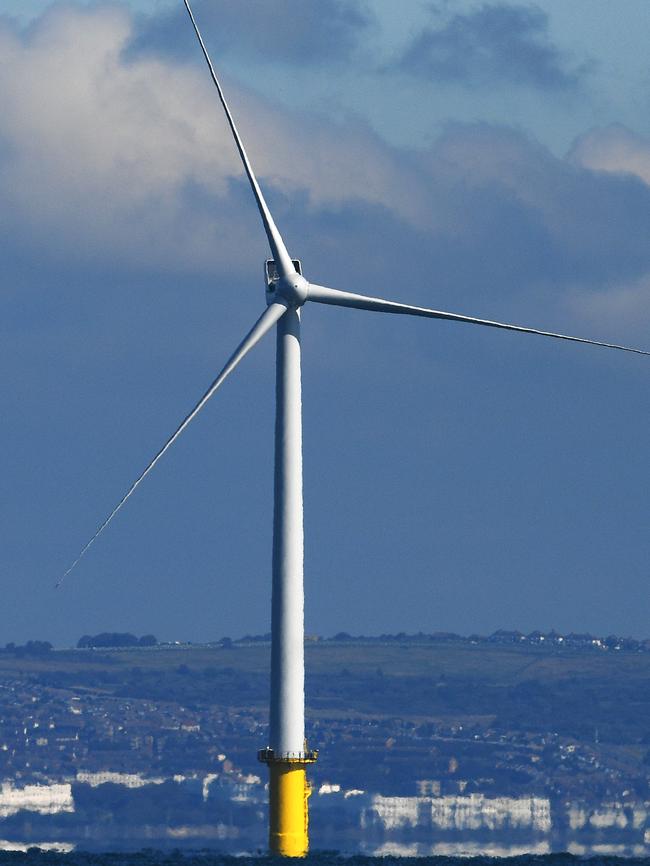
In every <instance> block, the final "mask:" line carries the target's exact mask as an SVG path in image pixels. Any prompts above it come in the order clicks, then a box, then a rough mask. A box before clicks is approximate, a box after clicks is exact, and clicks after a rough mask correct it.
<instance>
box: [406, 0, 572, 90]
mask: <svg viewBox="0 0 650 866" xmlns="http://www.w3.org/2000/svg"><path fill="white" fill-rule="evenodd" d="M435 11H436V10H435V8H432V12H434V13H435ZM397 65H398V67H399V68H400V69H401V70H402V71H404V72H408V73H409V74H411V75H415V76H417V77H419V78H427V79H431V80H435V81H438V82H440V81H442V82H449V83H461V84H466V85H475V86H486V85H494V84H516V85H522V86H525V87H532V88H536V89H539V90H547V91H549V90H550V91H554V90H569V89H572V88H574V87H575V86H576V85H577V84H578V82H579V81H580V79H581V77H582V75H583V73H584V71H585V68H584V67H582V68H571V67H570V65H569V64H568V62H567V60H566V58H565V57H564V56H563V54H562V52H560V51H559V49H558V48H556V47H555V45H553V43H552V42H551V41H550V38H549V35H548V15H547V14H546V13H545V12H544V11H543V10H542V9H539V8H538V7H536V6H519V5H514V4H507V3H504V4H484V5H482V6H479V7H478V8H477V9H475V10H473V11H471V12H467V13H457V14H455V15H453V16H452V17H451V18H450V19H449V20H447V21H446V22H445V23H444V24H442V25H440V26H438V27H428V28H426V29H425V30H423V31H422V32H421V33H420V34H419V35H418V36H416V37H415V39H414V40H413V41H412V42H411V44H410V45H409V46H408V47H407V49H406V51H405V52H404V54H403V55H402V57H401V58H400V60H399V62H398V64H397Z"/></svg>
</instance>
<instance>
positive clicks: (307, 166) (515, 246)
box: [0, 5, 650, 326]
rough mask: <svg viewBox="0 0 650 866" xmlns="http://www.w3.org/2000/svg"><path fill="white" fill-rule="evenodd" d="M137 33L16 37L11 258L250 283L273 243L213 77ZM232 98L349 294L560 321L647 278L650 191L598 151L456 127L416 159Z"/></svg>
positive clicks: (7, 135) (1, 138) (6, 203)
mask: <svg viewBox="0 0 650 866" xmlns="http://www.w3.org/2000/svg"><path fill="white" fill-rule="evenodd" d="M133 33H134V22H133V19H132V17H131V16H130V15H129V14H128V12H127V11H126V10H125V9H124V8H121V7H117V6H113V5H100V6H95V7H91V8H82V7H77V6H73V5H66V6H57V7H55V8H53V9H52V10H51V11H50V12H49V13H47V14H46V15H44V16H43V17H42V18H41V19H39V21H38V22H37V23H36V24H35V25H34V26H33V27H32V28H30V29H29V30H28V31H27V32H26V33H22V34H19V33H16V32H14V31H13V30H11V29H9V28H8V27H5V28H4V29H0V113H1V116H2V118H3V124H2V132H1V133H0V197H1V200H2V201H3V207H2V209H1V210H0V227H1V228H2V238H3V240H2V241H1V242H0V243H1V244H2V246H3V249H4V253H3V254H4V256H5V260H8V257H9V256H14V257H21V256H22V259H21V260H22V261H23V262H25V261H29V260H30V258H33V257H34V256H35V255H36V256H37V257H38V259H39V260H40V261H46V260H47V261H50V262H52V263H54V264H55V265H56V267H61V268H68V269H69V268H71V267H73V266H75V265H76V264H84V263H90V264H91V265H92V267H93V268H95V269H97V268H100V267H107V268H109V270H113V269H116V268H121V269H122V270H123V271H125V272H127V271H128V272H129V274H130V278H131V279H134V274H137V273H138V272H140V273H142V274H146V273H147V272H149V273H151V272H159V271H160V270H164V271H166V272H167V273H168V274H169V273H172V274H173V273H179V274H182V273H187V272H194V273H203V274H210V275H214V274H215V273H220V274H223V273H224V272H225V273H227V274H228V275H230V276H231V277H233V276H238V277H241V275H242V274H244V273H246V274H248V270H247V268H248V267H249V265H248V262H249V261H250V260H254V259H255V257H256V256H259V258H260V259H262V258H263V257H264V256H265V255H266V254H267V251H266V248H265V238H264V235H263V232H262V230H261V227H260V225H259V220H258V216H257V213H256V210H255V208H254V205H253V202H252V199H251V196H250V191H249V189H248V188H247V185H246V182H245V180H244V179H243V176H242V170H241V166H240V164H239V161H238V157H237V154H236V151H235V148H234V145H233V142H232V140H231V137H230V133H229V131H228V129H227V126H226V123H225V121H224V118H223V116H222V112H221V110H220V107H219V105H218V102H217V100H216V98H215V95H214V92H213V88H212V85H211V82H210V80H209V78H208V76H207V75H206V74H205V70H203V69H201V68H200V67H194V66H192V65H188V64H187V63H185V62H182V61H179V60H177V59H175V58H172V57H157V56H150V55H141V56H138V57H131V58H126V57H125V53H124V49H125V46H127V45H128V44H129V43H130V40H131V38H132V36H133ZM225 85H226V90H227V93H228V96H229V99H230V102H231V105H232V106H233V108H234V110H235V114H236V117H237V121H238V124H239V126H240V129H241V131H242V133H243V135H244V139H245V141H246V142H247V144H248V147H249V151H250V156H251V158H252V161H253V164H254V165H255V168H256V169H257V172H258V175H259V177H260V181H261V183H262V186H263V188H264V190H265V192H266V193H267V195H268V198H269V201H270V203H271V206H272V208H273V211H274V214H275V216H276V220H277V222H278V224H279V225H280V226H281V228H282V230H283V233H284V234H285V237H286V239H287V242H288V244H289V246H290V249H292V250H293V251H294V252H295V254H297V255H301V256H302V257H303V258H304V259H305V263H306V266H307V275H308V276H309V270H310V262H311V266H314V267H320V268H321V269H322V270H321V273H320V274H319V275H318V279H321V280H323V279H325V280H327V279H331V280H332V281H335V280H336V281H338V282H339V285H341V287H342V288H346V287H349V288H357V289H358V290H367V291H374V292H376V293H381V292H384V293H386V294H393V295H395V296H396V297H398V296H399V297H402V298H404V299H405V300H408V299H409V298H413V300H414V301H415V302H420V303H430V304H439V305H442V304H443V303H445V304H446V305H447V306H448V307H450V308H452V309H458V310H459V312H463V311H465V312H469V313H475V314H476V315H486V316H488V317H490V316H494V317H498V316H504V317H505V316H508V317H510V318H513V317H514V316H515V315H517V316H519V315H525V317H526V318H529V317H530V313H531V311H532V312H534V311H535V304H537V305H538V309H540V310H542V312H543V313H544V317H545V321H543V322H540V324H548V325H549V326H550V325H552V324H553V321H554V319H555V318H557V315H559V311H561V310H563V309H564V310H566V309H567V307H566V305H567V304H569V308H570V309H571V310H573V311H574V312H575V313H576V314H578V313H579V309H580V308H579V305H578V306H576V305H575V304H574V302H573V300H572V299H575V297H576V293H580V292H582V293H583V294H584V296H585V298H587V299H588V298H589V297H590V296H592V295H593V296H594V297H595V296H596V295H598V297H601V296H602V294H603V293H604V292H608V291H611V289H612V286H630V285H636V284H637V282H639V281H642V280H643V279H644V278H645V276H646V275H647V274H648V273H649V272H650V249H649V248H648V244H647V240H646V239H647V236H648V233H650V188H648V186H647V185H646V184H645V183H644V182H642V181H641V180H639V179H638V178H637V177H633V176H630V175H629V174H628V175H622V174H619V173H612V172H610V171H603V170H602V164H601V163H599V164H598V165H596V164H595V163H593V160H592V161H591V162H590V160H589V159H587V157H586V156H585V154H586V153H587V147H586V142H588V141H589V140H590V139H589V137H585V138H584V139H583V140H582V142H579V143H578V144H577V145H576V148H575V150H574V152H573V153H572V155H571V156H570V158H568V159H560V158H557V157H556V156H554V155H553V154H552V153H550V152H549V151H548V150H547V149H546V148H544V147H543V146H541V145H540V144H539V143H537V142H535V141H534V140H532V139H529V138H527V137H526V136H525V135H522V134H521V133H519V132H515V131H513V130H510V129H507V128H504V127H497V126H489V125H486V124H450V125H449V126H448V127H447V129H446V131H445V132H444V133H443V134H442V135H441V136H440V138H439V139H438V140H437V141H435V142H434V143H433V145H432V146H431V147H430V148H429V149H428V150H425V151H413V152H411V151H408V150H405V149H399V148H394V147H391V146H389V145H388V144H386V143H385V142H384V141H382V140H381V139H380V138H379V137H378V136H377V135H376V134H375V133H373V132H372V131H371V130H370V129H369V128H368V127H367V126H366V125H365V124H363V123H362V122H360V121H355V120H350V119H346V120H343V121H341V122H337V123H335V122H330V121H327V120H325V119H322V118H317V117H314V116H311V115H309V114H307V113H305V112H290V111H288V110H286V109H285V108H282V107H280V106H277V105H273V104H269V102H268V101H267V100H266V99H262V98H260V97H259V96H258V95H256V94H255V93H254V92H252V91H250V90H247V89H244V88H242V87H240V86H237V85H236V83H234V82H232V81H226V82H225ZM594 135H595V133H594ZM594 140H595V139H594ZM592 150H593V148H592ZM590 152H591V151H590ZM579 154H583V156H582V157H581V159H582V162H583V163H584V164H581V162H580V158H579V157H578V155H579ZM307 259H309V261H307ZM57 263H58V264H57ZM324 264H326V265H327V268H328V269H331V270H330V272H329V273H328V272H322V271H323V270H324V268H323V265H324ZM641 284H642V283H639V285H641ZM396 286H397V288H395V287H396ZM8 290H9V289H8V287H7V286H5V291H8ZM641 302H642V300H641V301H640V303H641ZM531 304H532V305H533V306H532V307H531ZM554 311H555V312H554ZM622 315H623V314H622V313H621V316H622Z"/></svg>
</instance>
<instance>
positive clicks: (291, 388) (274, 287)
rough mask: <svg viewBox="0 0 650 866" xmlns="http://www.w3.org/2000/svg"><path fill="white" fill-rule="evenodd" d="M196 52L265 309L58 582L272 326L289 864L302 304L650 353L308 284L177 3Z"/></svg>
mask: <svg viewBox="0 0 650 866" xmlns="http://www.w3.org/2000/svg"><path fill="white" fill-rule="evenodd" d="M183 3H184V4H185V8H186V10H187V13H188V15H189V17H190V21H191V23H192V26H193V28H194V32H195V34H196V37H197V39H198V41H199V44H200V46H201V50H202V52H203V56H204V58H205V61H206V63H207V65H208V69H209V71H210V75H211V77H212V81H213V82H214V85H215V87H216V88H217V92H218V94H219V99H220V100H221V104H222V106H223V110H224V112H225V114H226V119H227V121H228V124H229V126H230V130H231V132H232V135H233V138H234V141H235V145H236V146H237V150H238V151H239V155H240V157H241V161H242V163H243V167H244V171H245V172H246V175H247V177H248V180H249V183H250V186H251V189H252V191H253V195H254V197H255V201H256V203H257V207H258V209H259V212H260V216H261V218H262V223H263V225H264V229H265V231H266V235H267V238H268V242H269V247H270V250H271V256H272V258H271V259H270V260H268V261H267V262H266V265H265V276H266V303H267V306H266V309H265V311H264V312H263V313H262V315H261V316H260V318H259V319H258V320H257V322H256V323H255V325H254V326H253V327H252V328H251V330H250V331H249V332H248V334H247V335H246V336H245V337H244V339H243V340H242V342H241V343H240V344H239V346H238V347H237V349H236V350H235V352H234V353H233V354H232V355H231V357H230V358H229V359H228V361H227V363H226V365H225V367H224V368H223V370H221V372H220V373H219V375H218V376H217V378H216V379H215V380H214V381H213V382H212V384H211V385H210V387H209V388H208V389H207V391H206V392H205V393H204V394H203V396H202V397H201V399H200V400H199V402H198V403H197V404H196V405H195V406H194V408H193V409H192V410H191V411H190V412H189V413H188V414H187V415H186V416H185V418H184V419H183V420H182V421H181V423H180V424H179V426H178V427H177V429H176V430H175V431H174V433H173V434H172V435H171V436H170V437H169V439H167V441H166V442H165V444H164V445H163V446H162V448H160V450H159V451H158V452H157V453H156V454H155V455H154V457H153V458H152V460H151V461H150V462H149V464H148V465H147V467H146V468H145V469H144V471H143V472H142V473H141V474H140V475H139V476H138V478H137V479H136V480H135V481H134V482H133V484H132V485H131V487H130V488H129V489H128V490H127V492H126V493H125V494H124V496H123V497H122V499H121V500H120V501H119V502H118V504H117V505H116V506H115V508H114V509H113V511H112V512H111V513H110V514H109V515H108V517H107V518H106V519H105V520H104V522H103V523H102V524H101V525H100V526H99V528H98V529H97V531H96V532H95V534H94V535H93V536H92V538H91V539H90V541H88V543H87V544H86V545H85V546H84V547H83V548H82V550H81V552H80V553H79V555H78V556H77V558H76V559H75V560H74V562H73V563H72V565H71V566H70V567H69V568H68V569H67V571H66V572H65V573H64V575H63V577H62V578H61V579H60V580H59V582H58V584H57V586H60V584H61V583H62V581H63V580H64V579H65V577H66V575H68V574H69V573H70V572H71V571H72V569H73V568H74V567H75V566H76V565H77V563H78V562H79V560H80V559H81V557H82V556H83V555H84V554H85V553H86V551H87V550H88V548H89V547H90V546H91V545H92V544H93V542H94V541H95V540H96V539H97V537H98V536H99V535H100V534H101V533H102V532H103V531H104V529H106V527H107V526H108V524H109V523H110V522H111V521H112V519H113V518H114V517H115V515H116V514H117V513H118V511H120V509H121V508H122V506H123V505H124V504H125V502H126V501H127V500H128V499H129V497H130V496H131V495H132V494H133V492H134V491H135V490H136V488H137V487H138V486H139V485H140V484H141V482H142V481H143V480H144V478H145V477H146V476H147V475H148V474H149V472H151V470H152V469H153V468H154V466H155V465H156V464H157V463H158V461H159V460H160V459H161V457H162V456H163V455H164V454H165V452H166V451H167V450H168V449H169V448H170V447H171V446H172V445H173V443H174V442H175V441H176V439H177V438H178V437H179V436H180V435H181V433H182V432H183V430H185V428H186V427H187V425H188V424H189V423H190V422H191V421H192V420H193V419H194V418H195V417H196V416H197V415H198V413H199V412H200V411H201V409H202V408H203V406H205V404H206V403H207V401H208V400H209V399H210V397H212V395H213V394H214V393H215V391H216V390H217V389H218V388H219V387H220V385H221V384H222V383H223V382H224V380H225V379H226V378H227V376H229V375H230V373H231V372H232V371H233V370H234V369H235V367H236V366H237V365H238V364H239V362H240V361H241V360H242V359H243V358H244V356H245V355H247V354H248V352H249V351H250V350H251V349H252V348H253V347H254V346H255V344H256V343H257V342H258V341H259V340H261V338H262V337H263V336H264V335H265V334H267V333H268V332H269V331H270V330H272V328H273V327H274V326H277V348H276V365H277V371H276V420H275V480H274V514H273V588H272V614H271V632H272V637H271V706H270V724H269V740H268V745H267V746H266V748H264V749H262V750H261V751H260V752H259V753H258V758H259V760H260V761H263V762H264V763H266V764H267V765H268V767H269V780H270V781H269V806H270V821H269V825H270V826H269V846H270V849H271V852H272V853H274V854H279V855H282V856H286V857H302V856H304V855H305V854H306V853H307V851H308V847H309V838H308V806H307V801H308V796H309V784H308V782H307V775H306V768H307V765H308V764H310V763H313V762H314V761H315V760H316V758H317V752H315V751H310V750H309V749H308V747H307V744H306V741H305V719H304V717H305V712H304V706H305V690H304V678H305V673H304V618H303V607H304V605H303V599H304V592H303V504H302V418H301V414H302V409H301V381H300V353H301V346H300V315H301V309H302V307H303V306H304V305H305V303H307V302H310V303H316V304H333V305H335V306H340V307H352V308H354V309H358V310H370V311H375V312H381V313H397V314H401V315H407V316H423V317H426V318H431V319H441V320H444V321H451V322H461V323H466V324H472V325H482V326H486V327H489V328H498V329H501V330H506V331H518V332H520V333H523V334H536V335H539V336H542V337H551V338H553V339H558V340H570V341H572V342H575V343H586V344H589V345H592V346H604V347H605V348H609V349H618V350H621V351H624V352H634V353H637V354H640V355H650V352H646V351H643V350H641V349H634V348H630V347H628V346H619V345H616V344H614V343H603V342H599V341H597V340H588V339H584V338H582V337H571V336H568V335H566V334H556V333H552V332H550V331H542V330H539V329H537V328H526V327H522V326H519V325H510V324H506V323H503V322H495V321H491V320H489V319H478V318H475V317H473V316H465V315H460V314H458V313H449V312H444V311H442V310H434V309H428V308H425V307H416V306H410V305H408V304H403V303H398V302H396V301H388V300H383V299H381V298H376V297H368V296H365V295H359V294H354V293H351V292H347V291H341V290H338V289H332V288H328V287H326V286H321V285H317V284H315V283H309V282H308V281H307V280H306V279H305V278H304V276H303V275H302V266H301V263H300V262H299V261H298V260H296V259H292V258H291V256H290V255H289V253H288V251H287V248H286V246H285V244H284V241H283V240H282V237H281V235H280V232H279V231H278V229H277V226H276V225H275V222H274V220H273V217H272V215H271V212H270V211H269V208H268V206H267V204H266V201H265V199H264V196H263V194H262V191H261V189H260V187H259V184H258V182H257V179H256V177H255V174H254V172H253V169H252V167H251V164H250V161H249V159H248V156H247V154H246V150H245V149H244V145H243V143H242V140H241V137H240V135H239V132H238V131H237V127H236V125H235V121H234V119H233V116H232V114H231V112H230V109H229V107H228V103H227V102H226V99H225V97H224V94H223V90H222V88H221V85H220V83H219V80H218V78H217V75H216V73H215V70H214V67H213V65H212V62H211V60H210V56H209V54H208V51H207V49H206V47H205V43H204V42H203V39H202V37H201V33H200V31H199V28H198V26H197V23H196V20H195V18H194V15H193V13H192V9H191V7H190V3H189V0H183Z"/></svg>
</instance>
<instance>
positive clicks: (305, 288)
mask: <svg viewBox="0 0 650 866" xmlns="http://www.w3.org/2000/svg"><path fill="white" fill-rule="evenodd" d="M292 264H293V266H294V268H295V271H294V273H291V274H281V273H280V271H279V270H278V266H277V264H276V262H275V261H274V260H273V259H267V261H266V263H265V265H264V276H265V277H266V303H267V304H273V303H277V302H278V301H279V302H280V303H282V302H283V301H284V302H285V303H287V304H289V306H291V307H302V305H303V304H304V303H305V301H306V300H307V296H308V294H309V283H308V282H307V280H306V279H305V278H304V277H303V275H302V265H301V263H300V261H299V259H292Z"/></svg>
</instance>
